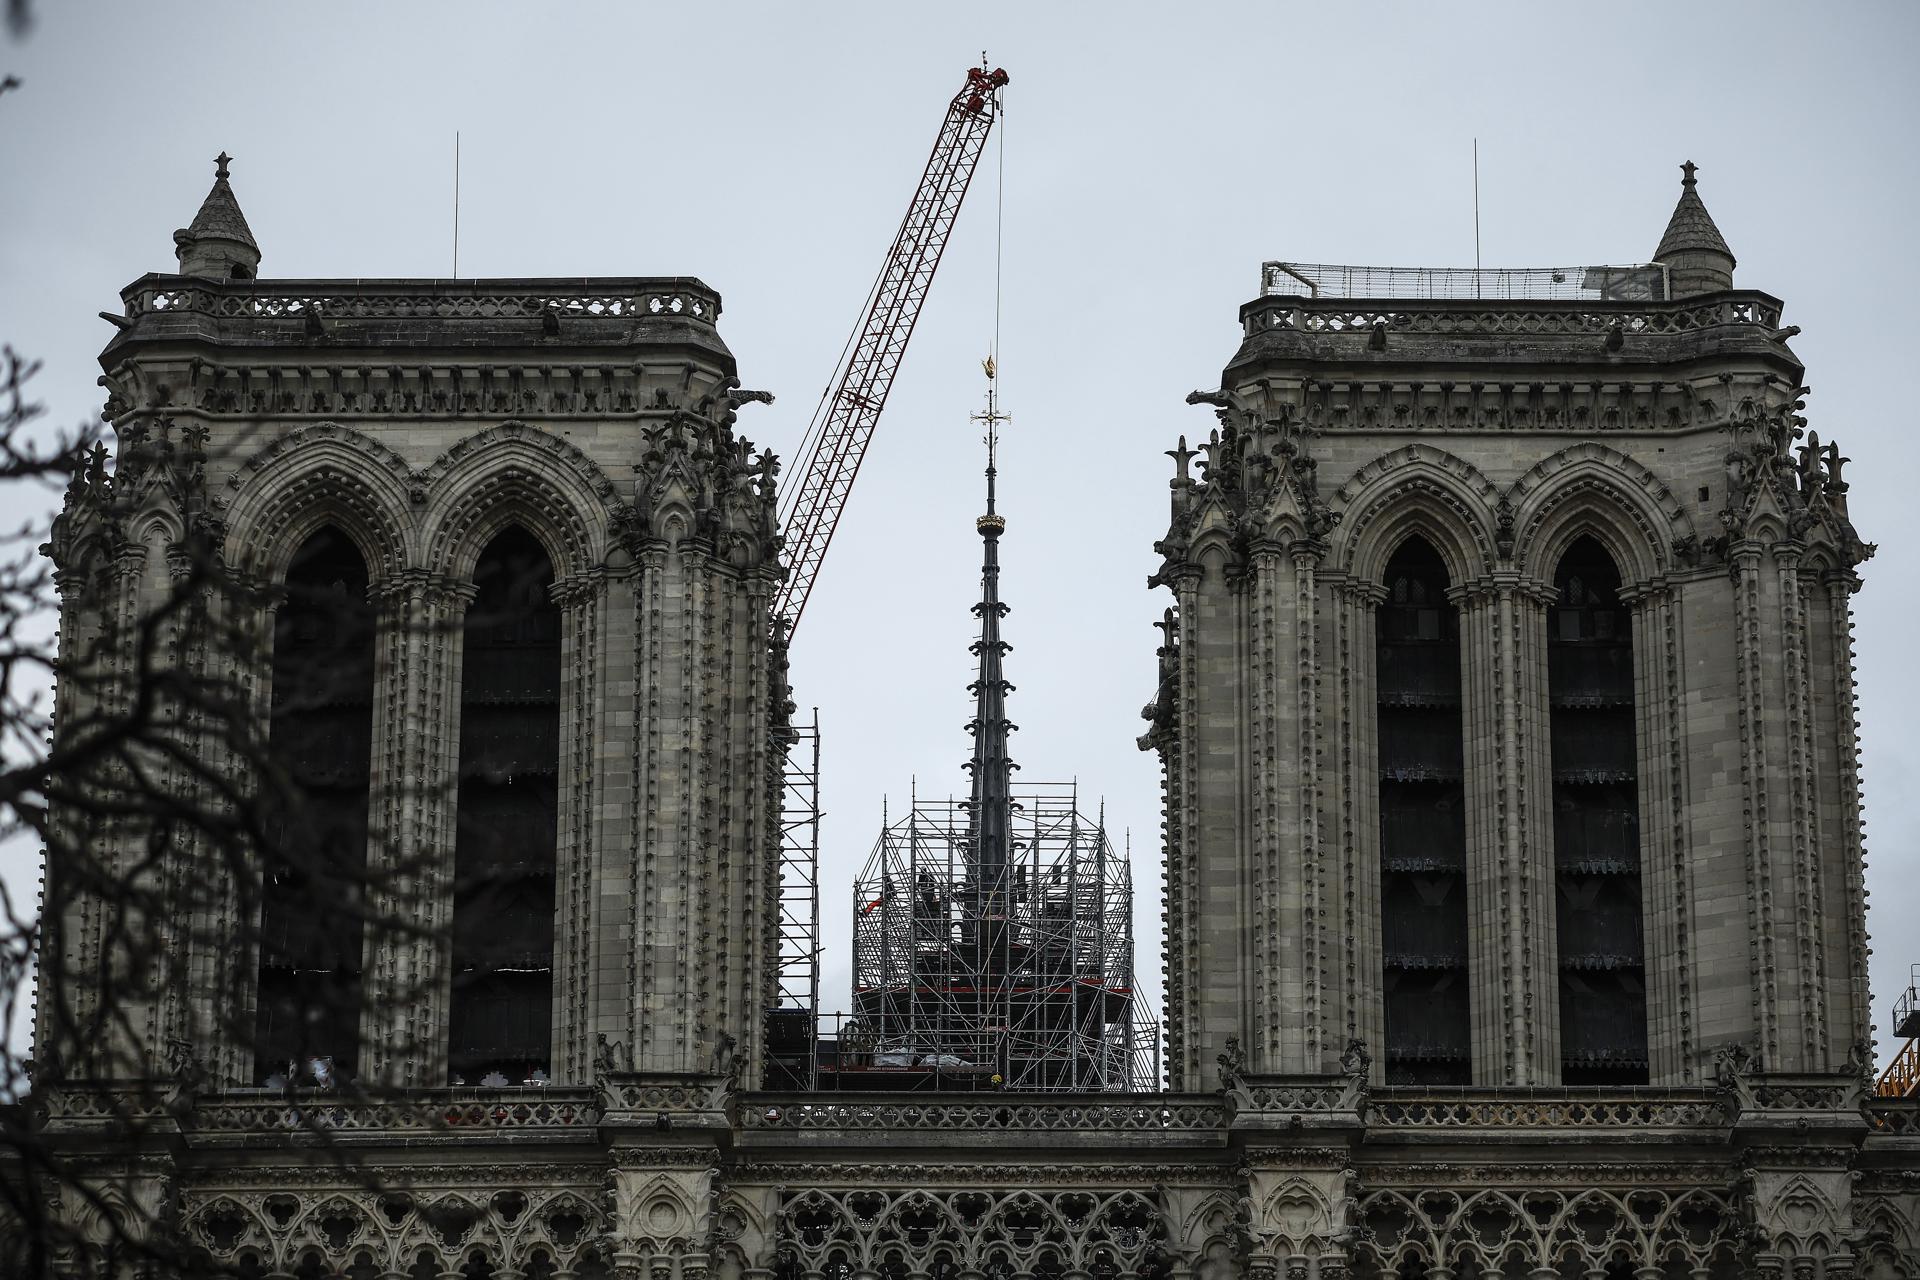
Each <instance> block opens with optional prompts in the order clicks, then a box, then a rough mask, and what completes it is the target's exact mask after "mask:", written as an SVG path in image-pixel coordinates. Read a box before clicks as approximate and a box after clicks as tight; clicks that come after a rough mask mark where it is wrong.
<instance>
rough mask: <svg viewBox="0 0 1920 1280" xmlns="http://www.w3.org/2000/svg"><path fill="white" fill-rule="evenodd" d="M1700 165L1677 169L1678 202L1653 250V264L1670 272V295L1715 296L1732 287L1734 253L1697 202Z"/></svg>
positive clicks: (1687, 164)
mask: <svg viewBox="0 0 1920 1280" xmlns="http://www.w3.org/2000/svg"><path fill="white" fill-rule="evenodd" d="M1698 169H1699V166H1698V165H1696V164H1694V162H1693V161H1691V160H1689V161H1687V162H1686V163H1685V164H1683V165H1681V166H1680V172H1681V174H1682V175H1683V176H1682V177H1681V179H1680V203H1679V204H1677V205H1675V206H1674V207H1673V217H1672V218H1670V219H1668V221H1667V233H1666V234H1665V235H1663V236H1661V237H1660V247H1659V248H1658V249H1655V250H1654V251H1653V258H1654V261H1656V262H1660V263H1664V264H1665V265H1666V267H1667V269H1668V271H1669V273H1670V278H1671V281H1672V289H1673V296H1674V297H1676V298H1685V297H1689V296H1691V295H1693V294H1696V293H1715V292H1717V291H1719V290H1721V289H1731V288H1733V267H1734V258H1733V250H1731V249H1729V248H1727V242H1726V239H1725V238H1724V237H1722V236H1721V234H1720V228H1719V227H1716V226H1714V225H1713V215H1711V214H1709V213H1708V212H1707V206H1706V205H1704V204H1702V203H1701V201H1700V192H1699V191H1698V189H1697V187H1698V179H1696V178H1695V177H1694V176H1693V175H1694V174H1695V173H1696V172H1697V171H1698Z"/></svg>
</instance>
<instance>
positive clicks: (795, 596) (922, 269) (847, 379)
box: [774, 67, 1007, 627]
mask: <svg viewBox="0 0 1920 1280" xmlns="http://www.w3.org/2000/svg"><path fill="white" fill-rule="evenodd" d="M1006 83H1007V73H1006V72H1005V71H1001V70H998V69H995V70H993V71H988V70H986V69H985V68H984V67H973V68H970V69H969V70H968V71H967V82H966V84H964V85H963V86H961V89H960V92H959V93H957V94H955V95H954V97H953V102H952V103H951V104H950V105H949V106H948V107H947V116H946V119H945V120H944V121H943V122H942V123H941V125H940V136H939V137H938V138H937V139H936V140H935V141H934V144H933V154H932V155H931V156H930V157H928V159H927V168H926V172H924V173H923V174H921V176H920V186H919V188H918V189H917V190H915V191H914V193H913V203H912V204H911V205H909V206H908V207H907V216H906V217H905V218H904V219H903V220H902V221H901V223H900V231H899V233H898V234H897V235H895V236H894V239H893V247H892V248H891V249H889V250H888V251H887V261H886V266H885V267H884V268H883V269H882V270H881V272H880V277H879V279H878V280H876V281H875V282H874V287H873V294H872V296H871V297H870V298H869V299H868V302H867V310H866V314H865V316H864V317H862V319H861V322H860V327H859V328H858V329H857V330H855V333H854V337H853V339H852V341H850V342H849V343H848V344H847V350H846V352H845V354H844V355H843V356H842V357H841V361H840V365H839V367H838V368H837V369H836V370H835V371H834V380H833V383H832V391H831V394H830V395H828V396H827V397H825V398H823V399H822V401H821V407H820V410H819V411H818V412H817V413H816V415H815V418H814V421H813V423H812V425H811V426H810V427H809V428H808V431H807V437H806V440H805V442H804V443H803V444H802V446H801V454H800V459H799V463H798V466H797V468H796V474H797V476H798V483H796V484H794V485H793V486H792V487H791V488H789V489H788V491H787V494H786V495H785V497H784V498H783V499H782V502H781V504H780V505H781V512H780V526H781V528H782V530H783V531H784V532H785V534H786V540H787V579H786V581H785V582H784V583H783V584H782V585H781V588H780V594H779V596H778V598H777V599H776V600H775V602H774V614H775V616H783V615H784V616H785V617H786V618H787V620H788V623H789V626H790V627H791V626H795V625H798V623H799V621H800V614H801V612H802V611H803V610H804V609H805V608H806V607H807V596H808V595H809V594H811V592H812V591H813V582H814V579H815V578H816V577H818V576H819V573H820V563H821V561H822V560H824V559H825V558H826V554H827V545H828V544H829V543H830V542H832V541H833V530H834V526H835V525H836V524H838V523H839V520H840V513H841V511H842V510H843V509H844V508H845V507H846V502H847V493H848V491H849V490H851V489H852V488H853V479H854V477H855V476H856V475H858V474H859V471H860V460H861V459H862V458H863V457H865V456H866V452H867V442H868V441H869V440H871V439H872V438H873V428H874V424H875V423H877V422H878V421H879V420H880V411H881V410H882V409H883V408H885V407H886V403H887V393H888V391H890V390H892V388H893V377H894V374H896V373H897V372H899V369H900V358H901V357H902V356H903V355H905V354H906V350H907V341H908V339H910V338H911V337H912V336H913V326H914V324H915V322H916V321H918V320H919V318H920V305H921V303H923V302H924V301H925V300H926V296H927V286H929V285H930V284H932V283H933V273H934V271H935V270H937V269H938V268H939V266H940V255H941V254H942V253H943V252H944V251H945V250H946V247H947V236H948V235H949V234H950V233H951V232H952V231H953V221H954V218H955V217H956V216H958V214H959V212H960V202H961V201H962V200H963V199H965V198H966V194H967V186H968V184H969V183H971V182H972V181H973V171H974V169H975V168H976V167H977V166H978V164H979V162H980V153H981V152H982V151H983V150H984V149H985V147H986V143H987V134H988V133H989V132H990V131H991V130H992V128H993V119H994V113H995V110H996V108H997V106H998V99H997V92H998V90H999V89H1000V87H1001V86H1003V85H1005V84H1006Z"/></svg>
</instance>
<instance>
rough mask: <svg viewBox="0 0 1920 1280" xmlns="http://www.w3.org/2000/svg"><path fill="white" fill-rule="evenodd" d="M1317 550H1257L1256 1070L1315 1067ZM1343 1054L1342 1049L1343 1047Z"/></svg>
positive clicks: (1252, 575)
mask: <svg viewBox="0 0 1920 1280" xmlns="http://www.w3.org/2000/svg"><path fill="white" fill-rule="evenodd" d="M1318 562H1319V554H1318V550H1317V548H1316V547H1315V545H1314V544H1312V543H1310V542H1304V541H1297V542H1294V543H1292V544H1290V545H1289V546H1287V547H1285V548H1282V547H1281V546H1280V545H1279V544H1278V543H1275V542H1272V541H1261V542H1256V543H1255V544H1253V546H1252V547H1251V548H1250V550H1249V568H1248V573H1247V577H1246V580H1245V586H1244V599H1245V607H1246V628H1247V639H1246V656H1247V666H1246V669H1245V673H1244V676H1243V679H1244V682H1245V684H1244V687H1245V690H1246V709H1245V717H1246V722H1247V731H1246V739H1247V765H1246V778H1247V801H1246V809H1247V822H1248V830H1247V832H1246V834H1245V837H1244V840H1245V845H1246V850H1247V867H1246V880H1247V889H1248V894H1247V903H1246V907H1245V909H1246V912H1247V919H1248V924H1249V927H1250V932H1249V935H1248V937H1249V941H1250V943H1251V949H1250V952H1249V954H1248V955H1247V956H1246V957H1245V965H1246V971H1247V974H1248V981H1249V983H1250V987H1251V990H1250V992H1249V996H1250V1000H1251V1009H1250V1014H1251V1020H1250V1023H1249V1025H1248V1026H1247V1028H1246V1031H1247V1036H1248V1045H1247V1048H1248V1062H1249V1065H1250V1067H1251V1068H1252V1070H1254V1071H1256V1072H1302V1071H1319V1070H1322V1069H1323V1068H1324V1067H1325V1066H1327V1065H1328V1064H1327V1063H1326V1062H1325V1061H1324V1058H1325V1057H1326V1054H1325V1048H1326V1045H1325V1041H1326V1039H1327V1036H1326V1035H1325V1034H1324V1032H1323V1029H1322V1014H1323V1003H1324V996H1323V982H1322V971H1323V967H1324V965H1325V963H1326V961H1327V956H1326V954H1325V949H1326V945H1327V939H1326V938H1325V937H1324V924H1325V914H1324V908H1323V906H1322V901H1323V896H1324V893H1325V886H1324V884H1323V869H1322V866H1321V862H1320V857H1321V849H1320V840H1319V785H1318V783H1319V779H1318V770H1317V767H1316V764H1317V760H1318V754H1319V751H1318V721H1319V715H1318V707H1317V705H1316V702H1317V699H1316V690H1315V681H1316V679H1317V677H1318V670H1319V669H1318V663H1317V661H1316V654H1315V639H1316V637H1315V614H1316V608H1315V605H1316V600H1315V582H1314V570H1315V567H1316V565H1317V564H1318ZM1336 1052H1337V1048H1336Z"/></svg>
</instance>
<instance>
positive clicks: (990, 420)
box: [967, 356, 1013, 515]
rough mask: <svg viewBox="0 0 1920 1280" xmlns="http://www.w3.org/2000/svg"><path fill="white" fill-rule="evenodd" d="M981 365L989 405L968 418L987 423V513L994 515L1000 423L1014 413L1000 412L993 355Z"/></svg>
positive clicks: (1010, 419)
mask: <svg viewBox="0 0 1920 1280" xmlns="http://www.w3.org/2000/svg"><path fill="white" fill-rule="evenodd" d="M980 367H981V368H982V369H984V370H986V373H987V407H986V408H985V409H983V410H981V411H980V412H979V413H973V414H968V415H967V420H968V421H969V422H980V423H985V424H986V428H987V434H986V437H985V443H986V446H987V514H988V515H993V514H994V506H993V498H994V492H993V481H994V477H995V476H996V475H998V474H999V471H998V468H997V467H996V466H995V465H994V460H995V458H996V456H997V454H998V453H999V449H1000V424H1001V423H1003V422H1012V421H1013V415H1011V414H1006V413H1001V412H1000V409H999V403H998V387H999V383H998V381H997V379H998V376H999V370H998V369H997V368H995V366H994V363H993V357H992V356H988V357H987V358H986V359H985V360H983V361H981V362H980Z"/></svg>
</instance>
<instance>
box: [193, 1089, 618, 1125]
mask: <svg viewBox="0 0 1920 1280" xmlns="http://www.w3.org/2000/svg"><path fill="white" fill-rule="evenodd" d="M599 1122H600V1108H599V1106H598V1104H597V1103H596V1102H595V1100H594V1095H593V1092H592V1091H591V1090H588V1089H556V1088H545V1089H480V1090H473V1089H459V1090H434V1091H432V1092H423V1093H419V1094H415V1095H411V1096H408V1097H405V1098H392V1099H379V1100H372V1099H345V1098H341V1099H335V1098H329V1097H326V1096H324V1095H309V1096H307V1097H302V1098H295V1099H288V1098H286V1097H284V1096H281V1095H278V1094H273V1093H268V1092H266V1091H264V1090H262V1091H260V1092H259V1093H257V1094H249V1093H230V1094H223V1095H221V1096H218V1097H214V1098H207V1099H203V1100H201V1101H200V1103H199V1104H198V1105H197V1106H195V1107H194V1109H193V1110H192V1112H191V1113H190V1114H189V1115H188V1117H187V1119H186V1122H185V1124H184V1125H183V1126H182V1127H183V1128H185V1129H188V1130H190V1131H192V1132H197V1133H300V1132H325V1133H349V1132H366V1133H392V1134H418V1133H445V1134H458V1133H475V1132H497V1131H502V1130H511V1131H514V1132H527V1131H532V1130H551V1131H569V1130H574V1131H585V1130H591V1129H592V1128H593V1127H594V1126H595V1125H597V1124H598V1123H599Z"/></svg>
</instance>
